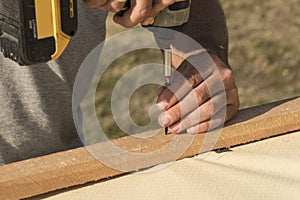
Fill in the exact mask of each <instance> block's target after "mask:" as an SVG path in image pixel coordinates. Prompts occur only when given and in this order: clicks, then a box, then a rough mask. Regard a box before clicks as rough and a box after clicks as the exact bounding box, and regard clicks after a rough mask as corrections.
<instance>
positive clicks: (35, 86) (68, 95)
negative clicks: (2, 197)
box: [0, 1, 106, 165]
mask: <svg viewBox="0 0 300 200" xmlns="http://www.w3.org/2000/svg"><path fill="white" fill-rule="evenodd" d="M78 18H79V24H78V31H77V33H76V35H75V36H74V37H73V38H72V40H71V42H70V44H69V45H68V47H67V48H66V50H65V51H64V53H63V55H62V56H61V57H60V58H59V59H58V60H56V61H50V62H48V63H44V64H38V65H32V66H19V65H18V64H16V63H15V62H13V61H11V60H9V59H7V58H4V57H3V55H2V54H0V75H1V78H0V105H1V112H0V165H1V164H5V163H10V162H14V161H18V160H23V159H28V158H31V157H35V156H40V155H45V154H49V153H53V152H57V151H62V150H66V149H68V148H70V147H71V146H72V143H74V141H75V140H76V139H77V137H78V135H77V132H76V129H75V126H74V122H73V117H72V87H73V84H74V80H75V78H76V73H77V71H78V68H79V67H80V65H81V63H82V61H83V59H84V58H85V56H86V55H87V54H88V53H89V52H90V51H91V50H92V49H93V48H94V47H95V46H96V45H97V44H99V43H100V42H101V41H103V40H104V38H105V18H106V13H105V12H102V11H99V10H97V9H89V8H86V7H85V6H84V5H83V3H82V1H78Z"/></svg>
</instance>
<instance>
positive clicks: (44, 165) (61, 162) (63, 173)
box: [0, 97, 300, 199]
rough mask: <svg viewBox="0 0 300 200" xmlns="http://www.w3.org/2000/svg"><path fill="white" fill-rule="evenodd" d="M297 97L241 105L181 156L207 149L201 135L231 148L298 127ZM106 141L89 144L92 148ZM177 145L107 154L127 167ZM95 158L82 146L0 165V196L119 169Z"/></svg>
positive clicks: (154, 143)
mask: <svg viewBox="0 0 300 200" xmlns="http://www.w3.org/2000/svg"><path fill="white" fill-rule="evenodd" d="M299 119H300V98H299V97H298V98H293V99H290V100H285V101H280V102H276V103H271V104H267V105H262V106H258V107H253V108H248V109H244V110H240V111H239V113H238V115H237V116H236V117H235V119H233V120H232V121H231V122H230V123H228V124H227V125H226V127H224V128H223V129H222V131H221V132H220V133H217V134H214V133H213V132H211V133H208V134H210V135H208V134H197V135H195V137H194V138H193V140H192V143H191V145H189V147H188V149H187V150H186V151H185V152H183V155H181V157H180V158H185V157H191V156H193V155H196V154H198V153H199V152H200V151H201V152H202V151H206V150H207V149H205V147H204V146H203V141H204V140H205V139H206V136H212V137H216V136H217V139H218V140H217V142H216V143H213V144H212V147H213V149H219V148H224V147H231V146H235V145H239V144H244V143H249V142H253V141H257V140H260V139H263V138H268V137H271V136H275V135H279V134H283V133H287V132H290V131H295V130H299V129H300V120H299ZM189 137H191V136H190V135H188V134H182V135H179V136H176V137H175V136H174V135H169V136H165V135H164V133H163V131H160V132H159V133H158V134H156V135H154V136H153V137H150V138H146V139H141V138H137V137H124V138H120V139H117V140H114V141H111V142H113V143H114V144H115V145H117V146H119V147H121V148H123V149H126V150H127V151H130V152H135V153H147V152H159V151H157V150H159V149H161V148H162V147H163V146H165V145H167V144H169V143H173V144H174V146H175V147H179V146H180V145H181V143H182V142H183V141H185V140H186V139H188V138H189ZM103 146H105V143H101V144H97V145H94V147H95V148H100V149H101V147H103ZM177 151H178V148H170V149H169V150H168V151H162V152H160V153H157V154H156V155H155V156H153V157H150V158H149V157H145V159H143V158H141V159H135V158H131V157H129V156H128V155H127V154H116V155H109V156H108V158H110V157H111V158H113V157H117V158H119V159H120V162H121V163H122V164H123V165H130V166H133V168H132V169H135V168H137V169H140V168H146V167H151V166H154V165H156V164H160V163H164V162H168V161H170V160H172V159H173V158H172V157H171V156H170V155H172V154H173V153H174V152H175V153H176V152H177ZM124 173H126V172H124V171H119V170H115V169H112V168H111V167H108V166H106V165H104V164H103V163H100V162H99V161H98V160H96V159H95V158H94V157H93V156H91V154H90V153H89V152H88V151H87V150H86V149H85V148H78V149H74V150H69V151H64V152H59V153H55V154H51V155H47V156H42V157H37V158H33V159H29V160H25V161H20V162H16V163H12V164H8V165H4V166H1V167H0V199H19V198H26V197H31V196H35V195H38V194H43V193H46V192H50V191H54V190H58V189H62V188H67V187H70V186H75V185H81V184H84V183H87V182H92V181H97V180H102V179H106V178H109V177H113V176H116V175H120V174H124Z"/></svg>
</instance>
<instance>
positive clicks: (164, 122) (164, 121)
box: [160, 114, 171, 126]
mask: <svg viewBox="0 0 300 200" xmlns="http://www.w3.org/2000/svg"><path fill="white" fill-rule="evenodd" d="M170 122H171V119H170V115H168V114H163V115H162V116H161V118H160V124H161V125H162V126H167V125H168V124H169V123H170Z"/></svg>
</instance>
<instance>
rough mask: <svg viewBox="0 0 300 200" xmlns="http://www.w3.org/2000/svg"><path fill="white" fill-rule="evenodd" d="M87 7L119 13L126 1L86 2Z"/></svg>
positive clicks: (104, 0) (94, 0)
mask: <svg viewBox="0 0 300 200" xmlns="http://www.w3.org/2000/svg"><path fill="white" fill-rule="evenodd" d="M84 2H85V5H87V6H88V7H91V8H98V9H100V10H105V11H110V12H119V11H120V10H122V8H123V7H124V5H125V2H126V0H84Z"/></svg>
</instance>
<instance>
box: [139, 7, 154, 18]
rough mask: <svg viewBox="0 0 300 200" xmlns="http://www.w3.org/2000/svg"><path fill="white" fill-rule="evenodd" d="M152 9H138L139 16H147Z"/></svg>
mask: <svg viewBox="0 0 300 200" xmlns="http://www.w3.org/2000/svg"><path fill="white" fill-rule="evenodd" d="M151 13H152V11H151V9H149V8H143V9H141V10H140V11H139V16H140V18H147V17H149V16H150V15H151Z"/></svg>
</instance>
